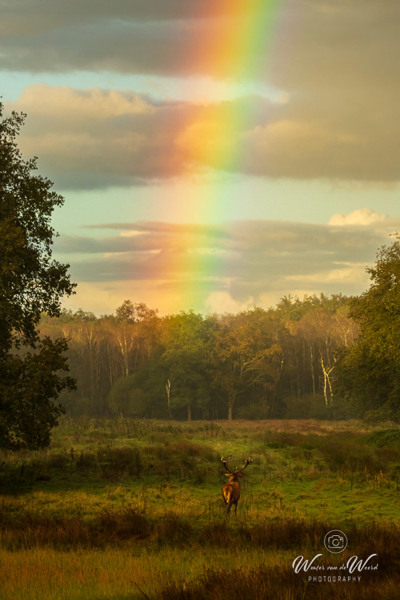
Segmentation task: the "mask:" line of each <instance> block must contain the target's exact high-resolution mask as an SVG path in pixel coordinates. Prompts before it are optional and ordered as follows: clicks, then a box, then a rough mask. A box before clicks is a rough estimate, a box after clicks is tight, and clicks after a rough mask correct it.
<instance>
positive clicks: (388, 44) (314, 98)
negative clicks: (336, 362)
mask: <svg viewBox="0 0 400 600" xmlns="http://www.w3.org/2000/svg"><path fill="white" fill-rule="evenodd" d="M220 4H221V5H223V6H222V8H220V7H219V6H220ZM228 5H229V3H225V2H224V3H218V2H197V0H196V1H194V0H193V1H191V2H188V1H184V0H180V1H179V2H178V1H169V2H166V1H165V0H163V1H162V2H161V0H155V1H154V2H147V3H145V2H144V1H143V2H141V1H140V2H139V1H138V2H128V0H126V1H122V0H120V1H119V2H115V3H114V2H113V3H110V2H105V0H104V1H102V2H97V3H96V10H93V8H92V6H93V3H91V2H89V0H86V1H85V2H70V3H65V2H59V1H57V2H56V1H53V2H50V0H47V1H45V0H39V1H38V2H35V3H32V2H27V1H20V2H13V3H11V2H10V3H8V4H7V5H6V7H5V10H4V11H3V12H2V23H1V25H0V28H2V35H1V36H0V58H1V65H2V67H3V69H15V70H23V71H30V70H31V71H35V72H36V71H38V70H41V71H53V72H58V71H68V70H80V69H81V70H90V69H92V70H99V71H104V70H106V71H111V72H121V73H142V74H143V73H148V74H154V75H162V76H172V75H173V76H181V77H186V76H188V75H190V76H193V75H206V76H211V77H216V78H228V79H229V76H232V75H236V79H237V78H238V77H239V76H238V74H237V73H236V68H237V65H236V63H235V60H236V59H235V57H234V56H232V62H229V60H228V61H226V62H225V63H223V61H222V62H221V61H220V60H219V59H220V55H219V54H218V51H217V50H215V55H214V54H213V52H214V50H213V44H212V43H211V42H212V40H214V41H215V40H218V39H219V38H220V37H221V31H222V29H221V27H222V26H223V25H224V23H226V22H228V21H224V19H226V20H227V19H228V18H231V16H230V17H228V16H227V15H224V14H223V13H224V10H225V8H226V7H227V6H228ZM234 6H238V4H236V3H234ZM33 7H35V8H34V9H33ZM66 7H68V8H66ZM224 7H225V8H224ZM238 10H239V9H238ZM210 16H213V18H210ZM399 17H400V5H399V3H398V0H385V2H376V0H360V1H357V2H356V1H355V0H353V1H350V2H349V1H348V0H337V1H335V2H334V3H333V2H327V1H326V0H288V1H287V2H285V3H282V7H280V9H279V10H278V11H277V14H276V23H275V25H274V28H273V30H272V31H271V32H270V34H269V35H265V36H264V37H263V36H259V37H256V38H255V39H256V41H257V44H258V47H257V55H256V54H254V57H253V58H254V61H255V63H257V64H258V61H260V64H261V63H263V65H264V62H265V65H264V66H262V67H260V68H259V69H258V70H257V69H255V68H252V66H251V60H250V61H249V68H248V71H245V72H242V73H241V74H240V79H245V78H253V79H256V80H262V81H263V82H266V83H268V84H270V85H272V86H273V87H276V88H277V89H280V90H282V91H283V92H285V94H286V102H282V103H281V104H273V103H271V102H267V101H266V100H262V99H258V100H256V99H254V98H252V99H250V98H244V99H241V100H237V101H235V102H234V103H233V104H232V105H231V108H232V109H233V114H235V115H241V118H240V119H235V118H232V119H231V121H230V122H229V123H228V124H226V114H227V112H226V110H225V109H226V107H227V105H226V104H223V103H220V104H217V103H215V104H214V105H210V106H209V107H208V108H205V107H199V106H196V105H195V104H191V103H189V102H186V103H184V102H177V103H164V104H163V103H159V104H158V105H155V104H154V103H152V102H151V101H150V100H149V99H148V98H147V99H144V98H143V99H142V101H143V102H145V103H146V106H147V111H142V112H140V111H139V112H138V113H137V114H133V112H132V111H130V112H129V110H128V108H127V107H126V106H125V108H126V109H127V110H128V112H124V111H123V110H122V109H121V112H120V113H119V114H117V115H112V114H105V115H104V114H103V115H97V117H94V116H93V115H91V114H90V113H89V114H88V113H85V114H84V117H85V118H82V116H79V115H81V114H82V111H81V107H80V106H79V104H77V105H76V106H77V109H76V111H75V113H72V112H71V113H70V114H68V115H65V114H64V112H63V110H60V109H59V107H58V103H57V101H56V100H57V99H56V97H55V96H54V94H53V92H52V91H51V90H50V89H49V88H48V89H47V90H45V89H44V88H43V89H42V90H41V91H40V90H37V93H38V94H39V95H40V94H41V98H39V97H38V100H37V103H38V104H40V101H41V99H42V98H43V97H44V96H45V95H46V94H47V95H48V96H49V97H50V98H54V106H53V109H51V110H48V111H47V112H46V113H45V112H43V114H38V110H37V108H38V107H37V106H36V104H35V102H34V101H33V100H32V99H31V100H32V101H31V102H29V101H28V100H27V98H26V97H25V96H23V97H22V98H21V99H20V101H19V103H17V104H18V106H19V107H20V108H21V109H22V110H26V112H28V114H29V115H30V123H32V125H29V127H30V128H31V129H30V132H31V135H32V136H36V138H35V140H34V141H35V144H36V145H34V144H32V150H33V153H34V154H38V155H39V157H40V158H41V163H42V164H43V168H44V170H48V172H49V175H50V176H51V177H52V178H54V179H55V181H56V183H57V185H60V186H62V188H63V189H67V188H75V189H81V188H84V189H89V188H101V187H107V186H108V187H109V186H111V185H121V186H124V185H125V186H126V185H143V184H144V183H145V182H146V181H148V180H149V179H157V178H158V179H160V180H161V179H165V178H167V177H173V176H179V175H180V174H182V173H183V172H185V171H186V170H187V169H188V168H192V167H193V165H195V166H197V167H198V168H203V167H204V164H205V165H206V166H208V167H211V168H216V169H219V168H221V167H222V166H224V167H225V168H226V169H228V170H231V171H236V172H242V173H247V174H252V175H258V176H268V177H274V178H294V179H316V178H319V179H321V178H325V179H339V180H340V179H341V180H350V181H352V180H356V181H365V182H397V181H398V180H399V172H400V144H399V140H400V93H399V80H398V64H399V59H400V38H399V36H398V23H399ZM243 34H244V36H246V35H247V34H248V31H246V30H245V28H244V30H243ZM250 45H251V44H250ZM217 46H218V44H217V45H216V47H217ZM248 50H249V51H250V46H249V48H248ZM264 59H265V61H264ZM253 67H254V65H253ZM32 93H33V92H32ZM103 93H104V95H105V96H104V98H106V92H103ZM80 94H81V95H82V92H77V91H76V90H75V91H74V95H75V96H76V98H78V96H79V95H80ZM125 96H126V97H127V99H128V100H129V102H131V103H134V102H135V100H134V94H133V93H132V94H131V95H130V96H129V94H128V93H125ZM92 100H93V99H92ZM244 115H245V117H244ZM224 119H225V120H224ZM213 121H216V122H218V123H220V124H221V123H222V124H223V123H225V127H226V128H227V129H226V130H225V131H218V130H216V131H211V132H210V131H209V130H208V129H207V123H208V122H213ZM33 123H35V124H33ZM208 124H209V123H208ZM223 126H224V125H223ZM199 128H200V129H199ZM52 131H54V132H55V133H56V134H57V137H58V139H59V140H61V142H62V144H61V147H60V148H52V147H50V144H48V145H47V147H46V145H45V144H44V141H43V139H42V138H43V134H45V135H46V134H48V133H49V132H52ZM77 131H79V132H80V133H81V134H82V133H84V134H85V136H83V135H80V136H79V137H77V136H75V137H74V136H72V135H71V132H77ZM202 136H203V137H204V140H205V141H206V142H208V143H209V148H210V150H209V151H205V150H204V149H203V150H204V151H202V152H199V151H198V150H199V149H198V148H196V143H195V140H196V139H203V137H202ZM232 146H234V147H236V148H239V149H240V152H239V154H238V156H237V157H236V158H237V159H236V160H232V161H231V162H230V163H229V164H227V165H221V162H220V161H221V156H229V152H228V151H227V148H228V147H232ZM205 148H206V147H205Z"/></svg>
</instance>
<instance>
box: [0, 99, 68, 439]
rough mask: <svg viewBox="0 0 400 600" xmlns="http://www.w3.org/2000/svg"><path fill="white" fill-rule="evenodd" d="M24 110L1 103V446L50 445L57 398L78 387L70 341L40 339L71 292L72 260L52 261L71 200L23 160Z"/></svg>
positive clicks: (34, 160)
mask: <svg viewBox="0 0 400 600" xmlns="http://www.w3.org/2000/svg"><path fill="white" fill-rule="evenodd" d="M24 118H25V117H24V115H20V114H17V113H15V112H13V113H12V115H11V116H9V117H7V118H4V117H3V106H2V104H1V103H0V446H2V447H6V448H17V447H20V446H23V445H25V446H27V447H30V448H39V447H43V446H46V445H48V443H49V434H50V429H51V428H52V427H53V426H54V425H55V424H56V423H57V417H58V416H59V415H60V414H61V412H62V409H61V408H60V407H59V406H58V404H57V402H56V401H57V398H58V396H59V394H60V392H61V391H62V390H63V389H71V388H72V387H73V380H72V379H71V378H70V377H65V378H63V377H61V376H60V374H59V372H60V370H67V363H66V360H65V359H64V358H63V353H64V352H65V350H66V348H67V346H66V343H65V340H62V339H60V340H56V341H50V339H48V338H45V339H44V340H41V341H40V340H39V333H38V330H37V326H38V324H39V320H40V317H41V315H42V313H43V312H47V313H48V314H49V315H50V316H58V315H59V314H60V299H61V297H62V296H63V295H64V294H67V295H68V294H71V293H72V290H73V287H74V286H73V285H72V284H71V282H70V280H69V276H68V273H67V270H68V265H63V264H60V263H59V262H57V261H55V260H52V248H51V246H52V243H53V237H54V236H55V231H54V230H53V228H52V227H51V225H50V219H51V215H52V212H53V210H54V208H55V207H58V206H61V205H62V203H63V198H62V197H61V196H59V195H58V194H56V193H55V192H54V191H52V189H51V188H52V185H53V184H52V182H51V181H49V180H48V179H46V178H44V177H42V176H40V175H37V174H35V173H34V172H35V170H36V168H37V167H36V159H31V160H28V161H25V160H23V158H22V155H21V153H20V151H19V149H18V146H17V144H16V138H17V136H18V134H19V131H20V128H21V126H22V125H23V122H24Z"/></svg>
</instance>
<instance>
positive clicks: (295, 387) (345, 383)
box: [40, 237, 400, 422]
mask: <svg viewBox="0 0 400 600" xmlns="http://www.w3.org/2000/svg"><path fill="white" fill-rule="evenodd" d="M399 265H400V241H399V239H398V237H396V238H395V239H394V241H393V242H392V244H391V245H389V246H382V247H381V248H380V249H379V250H378V252H377V260H376V264H375V265H374V266H373V267H369V268H367V272H368V274H369V276H370V279H371V284H370V288H369V289H368V290H367V291H365V292H364V293H363V294H361V295H360V296H357V297H352V298H348V297H346V296H343V295H341V294H334V295H331V296H327V295H324V294H320V295H319V296H317V295H313V296H305V297H304V298H303V299H302V300H301V299H299V298H297V297H294V298H293V297H290V296H288V297H284V298H282V299H281V301H280V302H279V303H278V304H277V305H276V307H275V308H270V309H268V310H265V309H263V308H261V307H257V306H255V307H254V308H253V309H251V310H247V311H244V312H241V313H238V314H223V315H217V314H214V315H208V316H203V315H201V314H196V313H194V312H192V311H189V312H180V313H178V314H172V315H167V316H163V317H160V316H159V315H158V311H157V309H153V308H149V307H147V306H146V305H145V304H143V303H134V302H132V301H131V300H125V301H124V302H123V303H122V305H121V306H119V307H118V308H117V309H116V311H115V314H112V315H104V316H101V317H96V316H95V315H94V314H92V313H89V312H84V311H82V310H79V311H77V312H75V313H73V312H71V311H67V310H63V311H62V313H61V315H60V316H58V317H48V316H47V317H42V320H41V324H40V335H41V336H44V337H46V336H48V337H49V338H50V339H60V338H66V339H67V340H68V348H69V349H68V361H69V365H70V371H71V375H72V377H74V378H76V381H77V387H76V390H75V391H72V392H71V391H68V392H67V391H64V392H63V393H62V395H61V402H62V404H63V405H64V406H65V408H66V410H67V412H68V414H70V415H71V416H80V415H88V416H95V417H101V416H122V417H145V418H158V419H178V420H180V419H187V420H189V421H190V420H191V419H205V420H207V419H211V420H215V419H228V420H232V419H274V418H279V419H280V418H288V419H293V418H294V419H296V418H302V419H305V418H320V419H345V418H352V417H354V418H364V419H367V420H368V419H369V420H370V421H371V422H375V421H376V420H378V421H379V420H393V421H395V422H397V421H398V418H399V415H400V410H399V409H400V406H399V397H400V394H399V392H400V365H399V361H398V355H399V352H398V350H399V348H398V346H399V341H398V340H399V335H398V323H399V317H400V302H399V295H400V289H399Z"/></svg>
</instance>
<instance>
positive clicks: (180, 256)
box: [160, 0, 285, 310]
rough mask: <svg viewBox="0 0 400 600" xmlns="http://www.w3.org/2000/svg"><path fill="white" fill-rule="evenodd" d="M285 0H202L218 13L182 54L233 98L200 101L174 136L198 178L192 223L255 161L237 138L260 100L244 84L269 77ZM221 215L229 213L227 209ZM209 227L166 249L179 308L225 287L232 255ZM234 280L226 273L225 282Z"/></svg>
mask: <svg viewBox="0 0 400 600" xmlns="http://www.w3.org/2000/svg"><path fill="white" fill-rule="evenodd" d="M283 4H285V2H284V1H283V0H203V4H202V6H203V8H204V13H205V14H207V15H209V14H212V15H213V18H212V19H208V18H207V19H205V24H204V31H206V34H205V36H204V39H203V40H202V43H201V44H199V43H198V40H196V45H195V47H193V50H192V54H191V55H190V56H188V57H184V60H188V61H190V64H191V65H193V72H195V73H199V74H202V73H208V74H210V75H211V76H212V77H213V78H215V79H216V80H219V81H221V80H223V81H224V82H225V86H226V92H227V93H225V97H231V98H232V99H231V100H224V101H221V102H219V103H210V102H208V103H207V102H202V101H201V100H200V99H199V101H198V102H194V103H193V115H192V118H191V119H190V121H189V123H188V124H187V126H186V127H185V128H183V130H182V131H181V134H180V135H179V137H178V139H177V140H176V143H177V145H178V146H179V148H180V150H181V152H182V155H183V157H184V160H185V163H186V168H187V173H188V174H189V176H191V177H192V178H193V180H194V181H196V178H197V181H198V182H199V184H198V186H197V191H195V192H194V194H195V198H194V199H193V198H191V204H192V206H193V212H195V213H196V214H193V220H192V222H197V223H198V222H199V221H201V222H203V223H207V221H209V217H210V215H213V216H214V217H215V214H216V213H218V211H219V210H220V209H219V199H220V196H219V195H220V193H221V182H223V181H224V178H226V176H227V173H229V172H232V171H237V170H238V171H240V167H241V162H242V161H243V160H244V159H245V160H249V157H248V156H244V152H243V145H242V144H241V143H240V142H239V141H238V139H239V138H240V133H241V132H244V131H246V130H247V129H248V128H249V126H250V125H251V122H252V120H253V119H254V115H252V113H251V110H249V105H254V101H255V98H253V99H251V98H249V97H248V92H246V91H245V90H246V89H248V87H246V84H247V83H248V82H249V81H251V80H253V79H255V80H257V79H258V78H259V76H260V74H262V76H263V79H264V80H265V78H266V77H268V72H269V68H270V61H271V56H272V54H273V47H274V43H275V39H276V32H277V30H278V23H279V18H280V14H281V13H280V8H282V6H283ZM241 85H242V88H243V94H241V91H240V90H241ZM230 91H231V93H230ZM240 96H241V97H240ZM252 100H253V102H252ZM210 172H212V177H211V180H212V181H211V183H207V184H204V180H203V179H202V175H205V174H207V173H210ZM195 187H196V186H195ZM184 202H185V198H179V197H178V198H176V202H175V204H176V206H175V207H172V209H171V214H172V215H174V214H175V213H176V214H179V210H180V209H179V206H180V205H182V203H184ZM221 217H223V218H224V220H229V215H227V214H225V215H221ZM214 220H215V218H214ZM203 229H204V228H203ZM203 229H202V231H201V234H200V233H199V231H197V230H196V227H195V226H194V227H193V231H192V235H191V236H190V241H188V244H187V245H186V246H183V247H182V246H179V247H178V246H177V247H176V248H172V249H171V248H168V250H167V251H166V252H167V254H168V256H167V258H166V264H167V267H168V273H169V276H170V277H172V278H173V280H174V283H173V294H172V295H171V297H174V296H175V298H178V297H180V301H177V302H176V304H175V307H176V306H177V305H178V306H182V304H183V303H184V305H185V307H190V308H193V309H195V310H199V309H200V307H202V306H204V297H205V296H207V295H208V294H210V293H211V292H212V291H213V290H217V289H221V281H222V280H223V278H224V276H225V274H226V271H227V268H226V264H227V263H226V260H227V257H226V255H224V250H223V249H222V248H221V247H219V246H218V240H215V239H214V238H213V235H214V230H213V229H212V228H210V232H209V236H208V239H206V240H204V237H205V235H206V234H205V233H204V230H203ZM206 237H207V236H206ZM164 258H165V257H164ZM160 279H163V276H162V273H160ZM229 285H230V283H229V281H228V280H227V282H226V286H227V289H229ZM222 287H223V284H222Z"/></svg>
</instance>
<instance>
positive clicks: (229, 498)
mask: <svg viewBox="0 0 400 600" xmlns="http://www.w3.org/2000/svg"><path fill="white" fill-rule="evenodd" d="M229 459H230V456H228V458H221V462H222V464H223V465H224V467H225V471H227V472H226V473H225V475H226V477H229V481H228V483H226V484H225V485H224V486H223V487H222V497H223V499H224V502H225V504H226V513H227V514H228V515H229V514H230V512H231V507H232V504H234V505H235V515H236V510H237V504H238V502H239V498H240V481H239V477H243V471H244V470H245V468H246V467H247V465H249V464H250V463H251V462H253V461H252V460H251V458H246V464H245V465H244V467H243V469H238V468H237V467H236V471H231V470H230V469H229V468H228V465H227V464H226V463H227V462H228V460H229Z"/></svg>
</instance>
